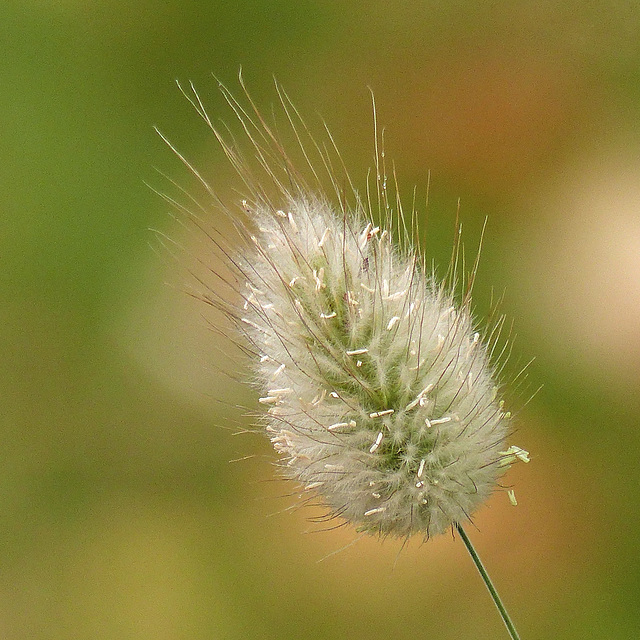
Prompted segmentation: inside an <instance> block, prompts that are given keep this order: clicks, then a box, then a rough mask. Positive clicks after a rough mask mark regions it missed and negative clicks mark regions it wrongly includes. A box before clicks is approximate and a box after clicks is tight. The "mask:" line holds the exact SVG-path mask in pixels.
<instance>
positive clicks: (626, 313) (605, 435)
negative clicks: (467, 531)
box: [0, 0, 640, 640]
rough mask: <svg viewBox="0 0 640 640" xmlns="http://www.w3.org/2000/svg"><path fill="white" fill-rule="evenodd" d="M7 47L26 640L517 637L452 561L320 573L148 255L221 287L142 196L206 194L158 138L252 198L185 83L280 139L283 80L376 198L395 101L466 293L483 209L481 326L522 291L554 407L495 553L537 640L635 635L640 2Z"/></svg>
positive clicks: (407, 154) (151, 33)
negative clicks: (224, 89) (459, 259)
mask: <svg viewBox="0 0 640 640" xmlns="http://www.w3.org/2000/svg"><path fill="white" fill-rule="evenodd" d="M0 32H1V33H2V42H3V55H2V61H1V62H0V69H1V70H2V77H3V83H2V86H3V91H2V93H1V95H0V116H1V122H2V127H1V129H0V148H1V150H2V156H3V160H4V162H3V178H4V179H3V181H2V183H3V184H2V187H3V188H2V191H1V195H0V207H1V208H2V212H3V215H2V222H1V223H0V225H1V233H0V249H1V251H0V256H1V259H2V277H1V279H0V287H2V294H3V295H2V300H3V304H2V308H1V309H0V317H1V318H2V333H1V334H0V335H1V336H2V337H1V341H0V344H1V345H2V350H3V351H2V359H1V360H0V362H2V365H1V366H0V398H2V402H3V409H4V410H3V411H2V427H3V430H2V435H3V445H4V446H3V448H2V450H3V464H2V472H1V473H0V479H1V483H0V499H1V500H2V511H1V512H2V514H3V517H2V524H1V525H0V541H1V547H0V548H1V550H2V565H3V572H2V576H1V577H0V635H1V636H2V637H3V638H7V639H9V640H23V639H24V640H27V639H28V640H34V639H35V640H38V639H40V638H42V639H44V638H47V639H52V638H59V639H61V640H62V639H66V638H70V637H73V638H96V637H99V638H105V639H109V638H113V639H114V640H115V639H118V640H121V639H122V638H136V639H144V638H149V639H153V640H158V639H159V640H163V639H171V640H173V639H182V638H184V639H187V638H189V639H190V640H191V639H193V638H211V637H225V638H260V639H262V638H278V639H279V640H281V639H286V638H299V637H301V636H304V637H306V638H309V639H310V640H313V639H314V638H328V637H335V638H338V637H343V636H344V635H345V630H347V629H348V633H349V637H351V638H367V640H371V639H373V638H380V639H386V638H390V637H393V638H397V639H398V640H402V639H404V638H407V639H408V638H411V640H415V638H416V637H419V634H420V633H421V632H424V635H425V636H429V635H432V636H434V637H439V638H441V639H442V640H447V639H449V638H451V639H453V638H456V639H457V638H464V637H473V638H479V639H482V638H486V639H489V638H491V639H492V640H493V639H494V638H496V637H500V634H501V633H503V631H502V629H501V626H500V625H501V623H500V620H499V619H498V617H497V615H496V614H495V612H494V611H492V610H491V607H490V606H489V601H488V597H487V596H486V594H485V593H484V592H483V591H482V589H481V584H480V582H479V580H478V578H477V576H476V575H475V574H474V570H473V567H472V566H470V563H469V561H468V558H467V557H466V556H465V552H464V549H463V548H462V545H460V544H459V541H457V540H456V541H452V540H450V539H448V538H447V537H445V536H441V537H440V538H439V539H437V540H433V541H431V542H430V543H429V545H424V546H420V545H418V544H411V543H410V544H408V545H407V546H406V548H404V549H403V550H402V553H400V554H399V551H400V544H399V543H398V544H395V543H393V542H392V541H388V542H387V543H386V544H385V545H379V544H378V543H376V542H375V541H373V540H362V541H360V542H358V543H357V544H356V545H353V546H351V547H350V548H348V549H346V550H344V551H343V552H342V553H339V554H337V555H335V556H332V557H330V558H328V559H327V560H326V561H325V562H324V563H320V564H317V563H316V560H317V559H320V558H322V557H324V556H328V555H329V554H331V553H332V552H333V551H336V550H337V549H340V548H342V547H344V546H347V545H349V544H350V543H351V542H352V540H353V536H349V535H348V533H347V532H344V531H334V532H327V533H323V534H318V535H310V536H304V535H301V533H302V532H303V531H304V530H306V528H307V523H306V517H307V516H308V514H305V513H304V512H301V513H297V512H295V513H293V514H292V513H284V514H277V515H273V514H274V513H276V512H279V511H280V510H282V509H286V508H287V507H288V506H289V505H290V504H291V498H290V497H287V498H284V499H283V500H280V499H279V496H282V495H284V494H286V493H288V492H289V491H290V487H289V486H288V485H287V484H282V483H280V482H279V481H275V480H274V478H275V477H276V475H277V474H276V472H275V470H274V469H273V465H272V462H273V460H274V457H273V454H272V452H271V451H270V450H269V447H268V446H264V444H263V443H262V441H261V440H260V439H259V438H252V437H251V436H243V435H240V436H234V434H235V433H236V432H239V431H244V430H247V429H249V428H250V427H251V423H250V421H249V420H247V419H246V417H245V415H246V414H247V413H249V412H253V411H255V409H256V408H257V407H256V406H255V404H254V403H253V401H252V397H251V394H250V393H249V394H247V393H244V392H243V391H242V388H241V387H240V386H239V385H238V384H237V383H236V381H235V379H234V378H235V377H236V372H235V371H234V361H233V360H230V359H228V357H227V355H226V354H225V352H226V345H225V341H224V340H219V339H217V338H215V336H213V335H212V333H211V332H210V331H208V330H207V329H206V325H207V323H208V322H209V323H211V324H214V325H217V323H218V320H219V318H218V317H217V316H216V315H215V314H213V313H212V314H205V315H206V318H204V319H203V318H202V317H201V316H202V313H203V310H202V306H201V305H199V304H198V303H197V302H196V301H193V300H190V299H189V298H188V296H185V295H184V294H183V293H182V292H181V291H180V288H181V287H182V286H183V285H184V282H185V279H186V276H185V274H184V273H182V272H180V271H179V270H178V268H177V267H176V264H175V262H174V261H173V260H172V259H170V258H168V257H167V255H166V252H163V251H160V252H155V251H154V250H153V249H152V248H150V246H149V245H150V244H153V241H152V240H151V238H152V235H151V234H150V232H149V231H148V228H149V227H153V228H156V229H160V230H161V231H162V232H164V233H166V234H167V235H168V236H169V237H170V238H171V239H172V240H173V241H175V242H178V243H181V244H182V245H184V248H185V249H186V250H187V253H188V254H189V255H191V256H195V257H196V258H198V259H202V260H203V262H205V263H206V264H210V265H211V267H212V268H218V267H219V265H215V264H211V261H212V260H213V258H212V257H211V255H210V251H209V250H208V249H207V245H206V243H200V244H199V243H198V242H197V241H195V240H193V238H192V236H190V235H189V234H187V233H184V232H183V230H182V228H181V226H180V224H179V223H178V222H176V221H175V220H173V219H172V218H171V217H170V216H168V215H167V209H168V207H167V206H165V204H164V203H163V202H162V201H161V200H160V199H159V198H158V197H157V195H155V194H154V193H153V192H152V191H151V190H150V189H148V188H147V187H146V186H144V184H143V182H148V183H151V184H152V185H153V187H155V188H157V189H159V190H161V191H165V190H167V181H166V180H165V179H164V178H162V177H159V176H158V175H157V174H155V173H154V171H153V169H152V167H154V166H157V167H159V168H160V170H161V172H162V173H164V174H166V175H168V176H170V177H171V178H172V179H175V180H176V181H178V182H179V183H181V184H184V188H185V189H186V190H187V192H192V189H193V187H194V185H193V184H192V183H191V182H189V178H185V173H184V171H183V169H182V167H181V166H180V164H179V163H178V162H176V161H175V159H174V158H173V157H172V156H171V154H170V152H169V151H168V150H167V149H166V147H165V146H164V144H163V143H162V142H161V141H160V140H159V139H158V138H157V136H156V135H155V133H154V132H153V130H152V125H157V126H158V127H159V128H160V129H161V130H162V131H163V132H166V133H167V134H168V135H169V136H170V138H171V139H172V141H175V143H176V145H177V146H178V147H179V148H180V150H181V151H183V152H184V153H185V155H186V156H187V157H188V158H189V159H190V160H191V161H192V162H193V163H194V165H195V166H197V167H198V168H201V170H202V172H203V174H204V175H205V176H206V178H207V180H208V181H210V182H211V183H212V184H213V185H214V187H215V188H216V190H217V191H218V192H221V191H224V192H225V193H224V194H223V195H226V196H228V197H229V198H233V197H234V196H235V193H234V192H233V188H234V186H236V185H234V183H233V180H231V179H230V176H231V173H230V171H229V169H228V167H227V165H226V161H225V158H224V157H223V155H222V154H221V153H220V152H219V151H216V148H215V145H214V144H212V142H213V141H212V139H211V137H210V135H208V133H207V131H206V128H205V127H203V126H202V123H201V122H198V119H197V116H196V115H195V114H194V113H193V111H192V109H191V107H190V106H189V105H188V104H187V103H186V101H185V99H184V97H183V96H182V95H181V94H180V92H179V91H178V90H177V89H176V87H175V85H174V83H173V80H174V78H176V77H178V78H180V79H182V80H187V79H192V80H193V81H194V82H195V84H196V86H197V88H198V90H199V91H200V92H201V94H203V99H204V100H205V102H206V103H207V104H208V105H209V109H210V112H211V113H213V114H218V113H220V112H221V109H218V108H217V106H216V101H218V103H217V104H220V103H221V98H220V97H219V96H218V95H217V88H216V82H215V81H214V80H213V79H212V78H211V76H210V73H211V72H213V73H215V74H216V75H217V76H220V77H221V78H222V79H223V80H224V81H225V82H226V83H227V84H232V83H233V81H234V78H235V77H236V75H237V71H238V68H239V66H240V64H242V65H244V73H245V78H246V81H247V84H248V86H250V87H251V88H252V92H253V94H254V97H255V99H256V101H257V102H258V103H259V104H261V105H265V107H266V108H267V110H268V107H267V105H269V104H270V102H272V101H273V99H274V93H273V87H272V80H271V78H272V74H275V75H276V77H277V78H278V79H279V81H280V82H281V83H282V85H283V86H284V87H286V88H287V90H288V92H289V94H290V95H291V96H292V97H293V99H294V101H295V103H296V104H297V105H298V106H299V107H300V110H301V112H302V113H304V114H309V121H310V126H312V127H313V128H314V130H315V128H316V127H317V129H318V130H322V123H321V122H320V121H319V120H317V119H314V115H313V114H315V113H316V111H317V112H319V113H320V114H322V116H323V117H324V118H325V119H326V120H327V121H328V123H329V124H330V128H331V131H332V133H333V135H334V137H335V139H336V141H337V144H338V146H339V147H340V149H341V151H342V153H343V155H344V159H345V163H346V164H347V166H348V167H349V169H350V171H351V173H352V175H356V176H363V182H362V184H360V185H358V187H359V188H360V189H361V190H362V187H364V186H365V180H364V176H366V172H367V168H368V167H370V166H372V164H373V162H374V153H373V133H372V118H371V109H370V102H369V93H368V91H367V88H366V87H367V86H371V87H372V89H373V90H374V92H375V95H376V100H377V104H378V112H379V116H378V118H379V121H380V123H381V124H382V125H385V127H386V131H385V134H384V135H385V140H386V149H387V159H388V161H389V163H390V162H391V159H394V160H395V161H396V163H397V164H398V175H399V176H400V177H401V183H400V189H401V191H402V193H403V195H405V194H406V196H405V197H406V198H408V199H409V201H411V198H412V196H413V192H412V185H413V184H414V183H416V184H418V185H422V186H424V185H426V183H427V172H428V171H429V170H430V171H431V188H430V195H429V204H428V207H427V211H428V215H427V219H426V220H424V219H423V220H421V225H422V226H423V227H425V225H426V230H427V233H426V243H425V247H424V251H425V254H426V255H427V257H428V259H429V261H430V260H431V259H433V261H434V263H435V265H436V271H437V273H438V274H439V275H440V276H441V275H443V272H444V270H446V265H447V264H448V259H449V255H450V252H451V244H452V238H453V236H454V219H455V215H456V207H457V200H458V197H460V198H461V219H462V220H463V224H464V227H465V231H464V238H465V239H466V240H465V241H466V242H468V243H469V244H470V245H471V246H472V247H475V246H477V241H478V238H479V235H480V229H481V227H482V223H483V220H484V218H485V216H486V215H488V216H489V224H488V230H487V235H486V238H487V240H486V242H485V245H484V249H483V256H482V260H481V263H480V269H479V273H478V278H477V282H476V286H475V290H474V299H475V308H474V313H475V314H476V315H477V317H483V316H484V315H486V311H487V309H488V308H489V307H490V306H491V296H492V290H491V288H492V287H495V290H496V291H498V292H499V294H498V295H500V294H501V293H502V291H503V290H504V291H506V294H505V300H504V303H503V305H502V309H503V311H505V312H506V313H507V314H508V315H509V317H510V318H513V319H514V324H515V333H516V334H517V339H516V342H515V346H514V353H513V356H512V358H511V360H510V364H509V365H508V367H507V370H506V371H505V374H506V378H507V379H508V378H509V375H515V374H516V373H517V371H519V369H520V368H521V367H522V365H523V364H524V363H526V362H527V361H528V360H529V358H530V357H532V356H536V357H537V360H536V361H535V363H534V364H533V365H532V367H531V368H530V370H529V383H528V384H529V387H527V388H523V389H522V390H521V395H522V397H523V399H524V400H526V398H527V397H528V395H529V394H530V393H531V392H532V391H533V390H534V389H535V388H537V387H538V386H539V384H541V383H544V384H545V387H544V389H543V390H542V392H540V393H539V394H538V395H537V396H536V398H535V399H534V400H533V402H531V403H530V404H529V405H527V407H526V409H525V410H524V411H522V412H520V413H519V414H518V415H517V416H516V418H515V420H514V424H515V427H516V429H517V442H518V443H519V444H521V445H522V446H524V447H525V448H527V449H530V450H532V451H534V452H535V456H536V457H535V464H532V465H529V466H527V467H524V466H523V467H520V468H517V469H514V470H512V471H511V472H510V475H509V481H511V478H513V482H514V483H517V487H518V502H519V506H518V507H517V508H513V507H511V506H510V505H509V502H508V500H506V498H505V496H504V495H502V494H498V495H496V496H494V498H493V499H491V500H490V501H489V503H488V506H487V508H485V509H481V510H479V511H478V513H477V516H476V518H475V523H476V526H477V527H478V529H479V530H480V531H479V532H478V533H477V534H476V533H475V532H473V533H472V535H473V538H474V542H475V543H476V544H477V546H478V548H479V551H480V553H481V555H482V556H483V558H484V559H485V561H486V562H487V564H488V565H490V566H491V568H492V577H493V578H494V579H495V581H496V583H497V586H498V588H499V589H500V591H501V592H502V593H503V594H504V595H505V599H506V603H507V605H508V607H509V610H510V612H511V613H512V615H513V617H514V620H515V622H516V623H517V626H518V628H519V630H520V633H521V634H522V637H523V638H558V639H571V638H584V637H594V636H595V637H606V638H609V639H611V640H615V639H617V638H621V639H626V638H629V637H634V636H635V635H636V634H637V629H638V627H639V626H640V614H639V613H638V611H640V609H639V608H638V606H637V600H638V595H639V593H640V585H638V579H637V571H635V570H634V569H633V563H631V564H630V563H629V558H634V557H635V556H636V555H637V549H636V546H637V542H636V540H637V539H638V528H637V522H636V518H635V517H634V514H635V509H634V505H635V504H637V502H638V495H637V494H638V488H637V487H638V483H637V482H636V481H635V475H634V474H635V473H636V470H637V468H638V457H639V456H638V453H639V451H640V440H639V436H638V434H639V433H640V431H638V428H637V416H638V415H639V410H640V395H639V394H638V389H639V388H640V374H639V372H640V366H638V365H639V362H640V355H639V354H640V339H639V337H638V336H640V331H639V330H638V318H639V317H640V314H639V313H638V308H639V306H640V295H639V293H638V292H639V291H640V266H639V262H638V250H637V248H638V246H639V245H640V224H639V220H640V214H639V202H640V197H639V192H638V186H637V185H638V174H639V172H640V162H638V157H640V156H639V154H638V148H639V147H640V135H639V134H640V127H639V126H638V122H640V118H639V117H638V112H639V109H640V92H639V87H640V77H639V75H640V71H639V70H640V49H639V47H638V43H639V42H640V14H639V13H638V11H637V8H636V7H635V5H634V4H632V3H621V2H613V1H610V2H591V3H586V2H578V1H569V2H563V3H548V2H531V3H513V2H493V3H486V2H471V3H469V2H464V3H462V2H455V1H453V0H451V1H445V2H423V3H388V2H386V3H385V2H371V3H368V4H367V5H366V8H363V5H362V3H355V2H354V3H348V2H347V3H345V2H342V3H338V2H327V3H310V2H304V1H303V2H293V1H291V2H289V1H283V2H277V3H273V2H268V3H267V2H261V1H255V0H252V1H251V2H247V1H245V2H238V3H226V4H223V3H217V2H199V1H196V2H176V1H173V0H169V1H168V2H164V3H159V2H153V0H141V1H137V2H136V1H133V2H124V1H123V0H122V1H121V0H98V1H97V2H94V3H91V4H87V3H79V2H74V1H73V0H64V1H61V2H38V3H34V2H20V3H18V2H14V1H13V0H9V1H8V2H5V3H3V5H2V7H1V8H0ZM389 166H391V164H389ZM341 186H342V185H341ZM417 194H418V195H417V197H418V198H419V199H421V200H424V194H425V188H421V189H419V190H418V192H417ZM206 204H207V205H209V204H211V205H213V203H209V202H207V203H206ZM214 209H215V208H214V207H213V206H211V211H214ZM211 215H212V216H215V215H216V214H215V212H214V213H212V214H211ZM208 224H210V225H212V226H214V227H215V228H216V229H218V230H219V232H220V233H223V234H225V235H226V236H227V237H228V238H229V241H230V242H232V241H233V240H234V237H235V235H234V233H235V232H234V229H233V228H232V227H231V226H230V225H229V224H228V223H227V222H225V221H224V220H223V219H222V218H218V217H212V218H211V219H210V220H208ZM469 253H470V254H471V255H472V254H473V250H472V251H470V252H469ZM166 281H169V282H170V283H171V284H172V285H174V287H170V286H166V284H165V283H166ZM220 350H222V353H220ZM220 371H223V372H226V373H228V374H229V375H227V376H225V375H222V374H221V373H220ZM221 397H222V398H224V401H223V402H216V401H215V400H214V398H221ZM267 445H268V443H267ZM248 452H252V453H256V457H257V459H254V460H249V461H238V462H236V463H233V464H229V460H233V459H239V458H243V457H244V456H246V455H247V453H248ZM268 515H273V517H270V518H268V517H267V516H268ZM398 554H399V555H398ZM396 558H397V562H396ZM394 563H395V570H394V569H393V567H394ZM382 611H383V612H384V615H381V612H382Z"/></svg>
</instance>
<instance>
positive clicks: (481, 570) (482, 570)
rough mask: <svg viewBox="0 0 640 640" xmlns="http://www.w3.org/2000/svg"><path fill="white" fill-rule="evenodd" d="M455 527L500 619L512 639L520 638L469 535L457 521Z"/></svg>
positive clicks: (517, 639)
mask: <svg viewBox="0 0 640 640" xmlns="http://www.w3.org/2000/svg"><path fill="white" fill-rule="evenodd" d="M455 527H456V529H457V531H458V533H459V534H460V537H461V538H462V542H464V544H465V546H466V547H467V551H468V552H469V555H470V556H471V559H472V560H473V562H474V564H475V565H476V568H477V569H478V572H479V573H480V575H481V576H482V579H483V580H484V583H485V585H487V589H489V593H490V594H491V597H492V598H493V602H494V603H495V605H496V607H498V611H499V612H500V615H501V616H502V621H503V622H504V624H505V626H506V627H507V631H509V635H510V636H511V638H512V640H520V636H519V635H518V632H517V631H516V628H515V627H514V626H513V622H511V618H510V617H509V614H508V613H507V610H506V609H505V607H504V605H503V604H502V600H500V596H499V595H498V592H497V591H496V588H495V587H494V586H493V582H491V578H490V577H489V574H488V573H487V570H486V569H485V568H484V565H483V564H482V560H480V556H479V555H478V553H477V552H476V550H475V548H474V546H473V545H472V544H471V540H469V537H468V536H467V533H466V531H465V530H464V529H463V528H462V525H461V524H460V523H458V522H456V523H455Z"/></svg>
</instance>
